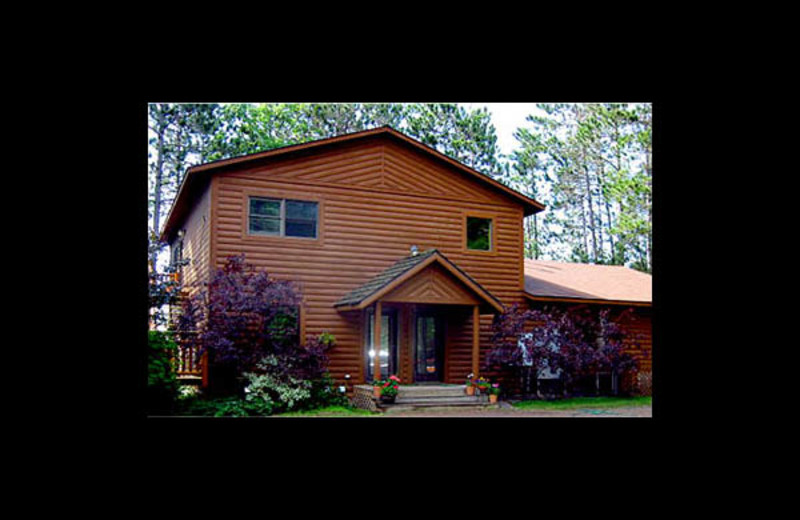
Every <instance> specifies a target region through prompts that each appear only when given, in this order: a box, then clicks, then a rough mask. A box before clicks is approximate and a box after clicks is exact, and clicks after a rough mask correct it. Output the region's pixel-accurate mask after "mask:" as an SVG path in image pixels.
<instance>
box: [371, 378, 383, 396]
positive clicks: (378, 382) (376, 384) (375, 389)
mask: <svg viewBox="0 0 800 520" xmlns="http://www.w3.org/2000/svg"><path fill="white" fill-rule="evenodd" d="M385 382H386V381H384V380H382V379H373V380H372V396H373V397H374V398H375V399H377V398H379V397H380V396H381V389H382V388H383V384H384V383H385Z"/></svg>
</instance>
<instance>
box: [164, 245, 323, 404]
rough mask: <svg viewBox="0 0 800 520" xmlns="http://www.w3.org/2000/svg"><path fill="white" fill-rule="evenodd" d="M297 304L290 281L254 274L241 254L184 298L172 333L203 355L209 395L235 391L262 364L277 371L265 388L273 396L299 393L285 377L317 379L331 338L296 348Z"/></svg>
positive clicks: (320, 339) (298, 345)
mask: <svg viewBox="0 0 800 520" xmlns="http://www.w3.org/2000/svg"><path fill="white" fill-rule="evenodd" d="M300 302H301V298H300V295H299V294H298V293H297V292H296V291H295V289H294V286H293V284H292V283H291V282H288V281H280V280H274V279H272V278H271V277H270V276H269V275H268V274H267V273H266V272H263V271H259V272H256V270H255V268H254V267H253V266H252V265H249V264H246V263H245V261H244V255H240V256H234V257H230V258H228V261H227V263H226V264H225V266H224V267H223V268H221V269H218V270H217V271H216V272H215V273H214V275H213V276H212V278H211V281H210V282H209V284H208V287H207V288H206V289H204V290H200V291H198V292H197V293H195V295H194V296H193V297H191V298H187V300H186V301H185V303H184V308H183V312H182V315H181V318H180V320H179V322H178V330H179V332H180V335H181V340H182V341H184V342H186V344H187V346H194V347H195V348H197V350H198V352H199V354H201V355H202V354H203V353H207V354H208V362H209V367H210V369H211V371H210V377H209V384H210V387H209V391H210V393H211V394H217V395H219V394H225V393H233V392H234V391H236V390H238V387H237V385H236V384H235V382H236V380H237V378H238V377H240V376H241V375H243V374H244V373H246V372H249V373H257V372H259V371H260V370H259V369H258V368H257V366H258V364H259V363H261V362H262V360H265V359H267V360H273V361H275V362H274V363H273V365H274V366H276V367H280V370H277V369H276V370H272V371H271V372H270V373H271V374H272V375H273V376H274V377H276V378H277V379H274V380H272V381H271V383H270V384H272V385H273V387H274V389H275V390H276V391H277V388H278V387H279V386H280V385H287V384H288V385H290V386H292V387H293V388H300V387H299V386H298V385H296V384H294V383H291V382H290V379H289V378H293V379H294V380H297V381H300V380H305V381H314V380H316V379H319V378H321V377H322V375H323V374H324V373H325V371H326V369H327V357H326V355H325V352H326V351H327V349H329V348H331V346H332V345H333V336H331V335H330V334H327V333H326V334H324V335H323V336H321V337H320V338H315V339H314V340H312V341H310V342H308V343H306V344H301V339H300V338H299V323H298V321H299V320H298V316H299V315H298V311H299V305H300ZM270 362H271V363H272V361H270ZM285 391H286V390H285V389H284V392H285ZM287 395H288V394H287ZM297 397H298V398H299V394H298V395H297ZM292 401H293V402H294V399H292Z"/></svg>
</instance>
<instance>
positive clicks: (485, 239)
mask: <svg viewBox="0 0 800 520" xmlns="http://www.w3.org/2000/svg"><path fill="white" fill-rule="evenodd" d="M467 249H473V250H476V251H491V249H492V219H490V218H481V217H467Z"/></svg>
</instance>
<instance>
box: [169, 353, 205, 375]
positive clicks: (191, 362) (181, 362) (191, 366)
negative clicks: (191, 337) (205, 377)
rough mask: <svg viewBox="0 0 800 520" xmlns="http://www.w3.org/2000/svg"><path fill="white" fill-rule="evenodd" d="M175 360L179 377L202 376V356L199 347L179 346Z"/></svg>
mask: <svg viewBox="0 0 800 520" xmlns="http://www.w3.org/2000/svg"><path fill="white" fill-rule="evenodd" d="M175 361H176V372H177V374H178V377H182V376H183V377H186V376H197V377H200V376H202V374H203V365H202V362H201V361H202V360H201V358H200V356H198V355H197V349H195V348H194V347H187V346H179V347H178V355H177V357H176V360H175Z"/></svg>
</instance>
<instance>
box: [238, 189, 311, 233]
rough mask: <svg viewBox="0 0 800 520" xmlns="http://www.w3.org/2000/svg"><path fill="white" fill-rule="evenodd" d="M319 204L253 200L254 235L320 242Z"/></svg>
mask: <svg viewBox="0 0 800 520" xmlns="http://www.w3.org/2000/svg"><path fill="white" fill-rule="evenodd" d="M317 207H318V204H317V203H316V202H308V201H302V200H290V199H268V198H264V197H250V208H249V214H248V232H249V233H250V234H251V235H268V236H281V237H302V238H317V219H318V209H317Z"/></svg>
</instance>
